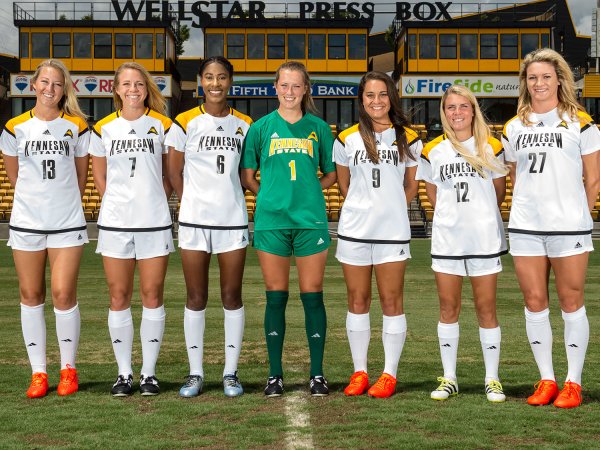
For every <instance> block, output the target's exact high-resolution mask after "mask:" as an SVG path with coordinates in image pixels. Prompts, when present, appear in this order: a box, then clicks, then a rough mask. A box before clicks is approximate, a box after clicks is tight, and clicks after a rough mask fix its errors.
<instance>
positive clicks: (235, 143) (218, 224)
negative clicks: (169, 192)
mask: <svg viewBox="0 0 600 450" xmlns="http://www.w3.org/2000/svg"><path fill="white" fill-rule="evenodd" d="M251 123H252V120H251V119H250V117H248V116H245V115H244V114H241V113H239V112H238V111H236V110H235V109H230V111H229V115H227V116H226V117H214V116H211V115H210V114H207V113H206V111H205V110H204V105H202V106H200V107H196V108H194V109H191V110H189V111H186V112H184V113H182V114H179V115H178V116H177V117H176V119H175V126H174V127H172V128H171V131H169V134H168V135H167V139H166V141H165V145H167V146H169V147H173V148H174V149H175V150H177V151H180V152H184V153H185V165H184V169H183V198H182V199H181V206H180V208H179V225H180V226H191V227H198V228H213V229H237V228H247V226H248V213H247V211H246V200H245V198H244V191H243V189H242V185H241V183H240V174H239V173H240V172H239V165H240V155H241V152H242V144H243V142H244V138H245V137H246V134H247V132H248V128H249V127H250V124H251Z"/></svg>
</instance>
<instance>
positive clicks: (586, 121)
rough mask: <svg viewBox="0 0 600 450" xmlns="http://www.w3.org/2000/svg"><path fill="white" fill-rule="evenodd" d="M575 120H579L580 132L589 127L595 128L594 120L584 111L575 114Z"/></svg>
mask: <svg viewBox="0 0 600 450" xmlns="http://www.w3.org/2000/svg"><path fill="white" fill-rule="evenodd" d="M577 118H578V119H579V126H580V131H581V132H584V131H585V130H587V129H588V128H589V127H591V126H595V125H596V124H595V123H594V119H592V117H591V116H590V115H589V114H587V113H586V112H584V111H578V112H577Z"/></svg>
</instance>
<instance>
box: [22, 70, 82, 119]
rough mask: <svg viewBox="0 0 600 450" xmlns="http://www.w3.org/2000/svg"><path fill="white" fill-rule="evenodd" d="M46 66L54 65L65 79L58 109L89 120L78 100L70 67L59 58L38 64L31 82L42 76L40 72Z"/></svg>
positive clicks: (69, 114)
mask: <svg viewBox="0 0 600 450" xmlns="http://www.w3.org/2000/svg"><path fill="white" fill-rule="evenodd" d="M44 67H52V68H53V69H56V70H58V71H60V72H61V73H62V76H63V79H64V80H65V83H64V86H63V97H62V98H61V99H60V101H59V102H58V109H59V110H61V111H62V112H64V113H65V114H66V115H68V116H73V117H80V118H81V119H83V120H87V116H86V115H85V114H84V113H83V111H81V108H80V106H79V102H78V101H77V94H76V93H75V88H74V87H73V80H72V79H71V74H70V73H69V69H67V67H66V66H65V65H64V64H63V63H62V62H61V61H59V60H58V59H47V60H45V61H42V62H41V63H39V64H38V66H37V68H36V69H35V73H34V74H33V76H32V77H31V82H32V83H34V84H35V82H36V81H37V79H38V78H39V76H40V73H41V71H42V69H43V68H44Z"/></svg>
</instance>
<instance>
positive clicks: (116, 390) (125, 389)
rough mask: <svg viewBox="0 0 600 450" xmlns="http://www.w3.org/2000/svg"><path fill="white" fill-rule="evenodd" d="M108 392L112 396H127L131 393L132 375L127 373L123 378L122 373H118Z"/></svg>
mask: <svg viewBox="0 0 600 450" xmlns="http://www.w3.org/2000/svg"><path fill="white" fill-rule="evenodd" d="M110 393H111V394H112V396H113V397H128V396H130V395H131V394H133V376H132V375H131V374H129V375H127V378H125V376H124V375H119V376H118V377H117V381H115V384H113V387H112V389H111V390H110Z"/></svg>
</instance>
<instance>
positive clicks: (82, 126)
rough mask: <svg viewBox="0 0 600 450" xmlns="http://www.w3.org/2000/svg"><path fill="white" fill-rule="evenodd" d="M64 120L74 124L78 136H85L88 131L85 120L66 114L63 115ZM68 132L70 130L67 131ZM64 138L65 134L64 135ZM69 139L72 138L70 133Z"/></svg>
mask: <svg viewBox="0 0 600 450" xmlns="http://www.w3.org/2000/svg"><path fill="white" fill-rule="evenodd" d="M62 117H63V118H64V119H66V120H68V121H69V122H72V123H74V124H75V125H76V126H77V132H78V134H79V135H80V136H81V135H82V134H85V133H86V131H88V130H89V126H88V124H87V122H86V121H85V120H83V119H82V118H81V117H79V116H69V115H67V114H63V116H62ZM69 131H70V130H69ZM65 136H66V133H65ZM71 137H73V134H72V133H71Z"/></svg>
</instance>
